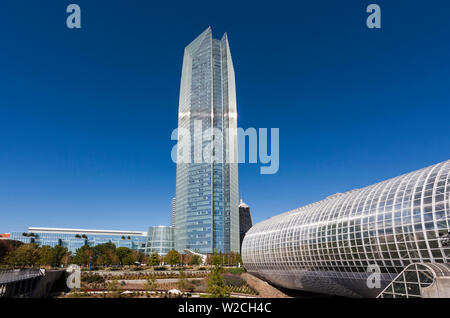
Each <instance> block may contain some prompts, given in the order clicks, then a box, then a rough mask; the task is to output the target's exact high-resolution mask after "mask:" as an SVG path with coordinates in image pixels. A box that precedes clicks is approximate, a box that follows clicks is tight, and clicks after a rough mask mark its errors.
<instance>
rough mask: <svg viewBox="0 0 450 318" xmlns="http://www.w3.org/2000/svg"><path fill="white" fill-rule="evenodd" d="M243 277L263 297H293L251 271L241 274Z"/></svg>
mask: <svg viewBox="0 0 450 318" xmlns="http://www.w3.org/2000/svg"><path fill="white" fill-rule="evenodd" d="M241 278H242V279H244V280H245V281H246V282H247V284H248V285H249V286H250V287H251V288H253V289H254V290H256V291H257V292H258V293H259V297H261V298H291V297H290V296H288V295H286V294H284V293H283V292H281V291H279V290H278V289H276V288H275V287H273V286H272V285H270V284H269V283H267V282H265V281H263V280H261V279H259V278H258V277H255V276H253V275H251V274H249V273H243V274H241Z"/></svg>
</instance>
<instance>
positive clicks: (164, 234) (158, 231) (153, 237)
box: [145, 225, 174, 256]
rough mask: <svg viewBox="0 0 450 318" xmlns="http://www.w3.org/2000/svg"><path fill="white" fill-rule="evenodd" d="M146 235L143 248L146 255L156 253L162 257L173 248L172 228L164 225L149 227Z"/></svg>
mask: <svg viewBox="0 0 450 318" xmlns="http://www.w3.org/2000/svg"><path fill="white" fill-rule="evenodd" d="M147 233H148V234H147V243H146V247H145V253H146V254H147V255H150V254H151V253H153V252H156V253H158V254H159V255H161V256H164V255H166V254H167V253H168V252H169V251H170V250H172V249H173V248H174V240H173V227H171V226H165V225H160V226H151V227H149V229H148V232H147Z"/></svg>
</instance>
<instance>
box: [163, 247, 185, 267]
mask: <svg viewBox="0 0 450 318" xmlns="http://www.w3.org/2000/svg"><path fill="white" fill-rule="evenodd" d="M164 261H165V262H166V263H167V264H169V265H177V264H180V263H181V254H180V253H178V252H177V251H176V250H170V251H169V252H168V253H167V255H166V257H164Z"/></svg>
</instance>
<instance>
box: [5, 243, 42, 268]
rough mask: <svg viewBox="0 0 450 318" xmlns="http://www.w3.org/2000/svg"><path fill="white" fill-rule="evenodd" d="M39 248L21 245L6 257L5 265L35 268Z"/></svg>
mask: <svg viewBox="0 0 450 318" xmlns="http://www.w3.org/2000/svg"><path fill="white" fill-rule="evenodd" d="M39 259H40V255H39V246H38V245H37V244H34V243H31V244H23V245H21V246H19V247H18V248H17V249H15V250H13V251H12V252H11V253H10V254H8V256H7V263H8V264H9V265H13V266H35V265H38V264H39Z"/></svg>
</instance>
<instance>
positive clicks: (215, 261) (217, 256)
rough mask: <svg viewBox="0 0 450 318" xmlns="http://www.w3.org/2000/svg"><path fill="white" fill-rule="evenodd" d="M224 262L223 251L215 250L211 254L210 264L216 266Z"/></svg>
mask: <svg viewBox="0 0 450 318" xmlns="http://www.w3.org/2000/svg"><path fill="white" fill-rule="evenodd" d="M222 263H223V257H222V253H217V251H216V250H215V251H214V254H213V255H210V257H209V264H210V265H214V266H219V265H222Z"/></svg>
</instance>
